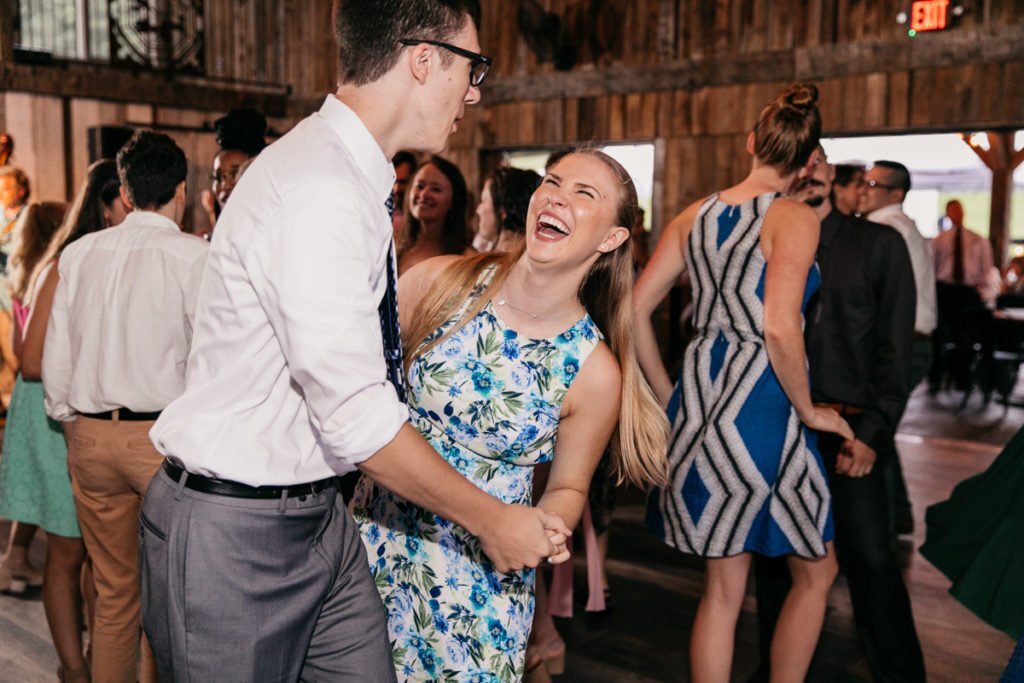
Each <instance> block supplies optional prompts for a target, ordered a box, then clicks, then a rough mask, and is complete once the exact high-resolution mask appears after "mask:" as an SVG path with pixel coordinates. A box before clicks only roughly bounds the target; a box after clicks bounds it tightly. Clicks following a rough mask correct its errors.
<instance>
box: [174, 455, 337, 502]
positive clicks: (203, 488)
mask: <svg viewBox="0 0 1024 683" xmlns="http://www.w3.org/2000/svg"><path fill="white" fill-rule="evenodd" d="M164 472H166V473H167V476H169V477H170V478H171V479H173V480H174V481H175V482H178V481H181V477H182V475H183V474H184V473H185V470H184V469H182V468H181V467H179V466H177V465H175V464H174V463H173V462H171V461H170V460H164ZM337 482H338V478H337V477H328V478H327V479H321V480H320V481H314V482H310V483H308V484H293V485H292V486H249V485H248V484H240V483H238V482H237V481H228V480H227V479H215V478H214V477H204V476H202V475H201V474H192V473H191V472H189V473H188V479H186V480H185V488H187V489H192V490H193V491H199V492H201V493H213V494H216V495H219V496H228V497H229V498H260V499H273V498H283V497H288V498H297V497H299V496H309V495H315V494H317V493H320V492H322V491H325V490H327V489H329V488H333V487H335V486H337Z"/></svg>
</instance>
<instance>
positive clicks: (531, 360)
mask: <svg viewBox="0 0 1024 683" xmlns="http://www.w3.org/2000/svg"><path fill="white" fill-rule="evenodd" d="M473 298H475V297H470V301H472V300H473ZM467 306H468V302H467V304H465V305H464V306H463V310H460V311H459V312H458V313H457V314H456V315H454V316H452V318H451V320H449V321H448V322H447V323H446V324H445V325H444V326H442V327H441V328H440V329H438V330H437V331H436V332H435V333H434V335H433V336H432V337H431V338H430V339H428V342H429V341H431V340H433V339H436V338H437V337H438V336H440V335H441V334H443V333H444V331H445V330H446V329H447V328H448V327H449V326H450V325H452V324H454V322H455V321H456V320H459V319H460V318H461V317H462V314H463V311H464V310H465V309H466V307H467ZM491 306H492V305H491V304H488V305H487V306H486V307H485V308H484V309H483V310H482V311H481V312H480V313H479V314H478V315H477V316H475V317H474V318H473V319H472V320H470V321H468V322H467V323H466V325H465V326H464V327H462V329H460V330H458V331H456V332H455V333H454V334H453V335H452V336H451V337H449V338H448V339H446V340H445V341H443V342H442V343H441V344H439V345H436V346H434V347H433V348H432V349H430V350H429V351H428V352H427V353H426V354H424V355H421V356H419V357H418V358H417V359H416V360H415V361H414V362H413V364H412V366H411V368H410V371H409V389H410V395H409V403H410V414H411V417H412V421H413V424H414V425H415V426H416V427H417V428H418V429H419V430H420V432H421V433H422V434H423V435H424V436H425V437H426V438H427V440H428V441H429V442H430V443H431V445H432V446H433V447H434V448H435V449H437V452H438V453H440V454H441V455H442V456H443V457H444V458H445V459H446V460H447V461H448V462H449V463H450V464H451V465H452V466H453V467H454V468H455V469H456V470H458V471H459V472H460V473H461V474H462V475H463V476H464V477H466V478H467V479H469V480H470V481H472V482H473V483H474V484H476V485H477V486H479V487H480V488H481V489H483V490H484V491H486V492H488V493H490V494H491V495H493V496H495V497H496V498H499V499H500V500H502V501H504V502H506V503H519V504H523V505H530V504H531V486H532V481H533V466H534V465H536V464H539V463H543V462H548V461H550V460H551V459H552V457H553V455H554V444H555V433H556V431H557V428H558V419H559V413H560V411H561V406H562V401H563V399H564V397H565V393H566V391H567V390H568V389H569V386H570V385H571V384H572V381H573V379H574V378H575V377H576V374H577V373H578V372H579V369H580V367H581V365H582V364H583V362H584V361H585V360H586V358H587V356H588V355H589V354H590V352H591V351H592V350H593V349H594V347H595V346H596V345H597V343H598V342H599V340H600V333H599V331H598V329H597V326H596V325H595V324H594V322H593V320H591V319H590V317H589V316H585V317H584V318H582V319H581V320H580V321H578V322H577V323H576V324H575V325H573V326H572V327H571V328H569V329H568V330H566V331H565V332H563V333H562V334H560V335H558V336H557V337H554V338H551V339H529V338H525V337H522V336H520V335H518V334H517V333H516V332H515V331H514V330H511V329H509V328H507V327H506V326H505V325H504V324H503V323H502V322H501V320H499V319H498V318H497V316H496V315H495V314H494V311H493V309H492V307H491ZM353 508H354V515H355V518H356V521H357V522H358V524H359V528H360V531H361V533H362V537H363V540H364V543H365V545H366V550H367V554H368V559H369V562H370V572H371V574H372V575H373V578H374V580H375V582H376V584H377V589H378V590H379V591H380V595H381V598H382V600H383V602H384V606H385V608H386V609H387V613H388V631H389V634H390V637H391V643H392V648H393V653H394V662H395V669H396V671H397V673H398V679H399V680H400V681H460V682H461V681H473V682H480V683H483V682H490V681H518V680H519V679H520V678H521V677H522V675H523V665H524V660H525V651H526V640H527V637H528V636H529V633H530V625H531V622H532V619H533V586H534V572H533V570H527V571H521V572H513V573H508V574H506V573H502V572H498V571H497V570H496V569H495V568H494V567H493V565H492V564H491V563H490V561H489V560H488V559H487V557H486V556H485V555H484V553H483V551H482V550H481V548H480V544H479V542H478V541H477V539H476V538H475V537H474V536H472V535H470V534H469V533H468V532H467V531H466V530H465V529H463V528H462V527H460V526H457V525H455V524H453V523H451V522H449V521H447V520H445V519H442V518H440V517H438V516H437V515H434V514H433V513H431V512H428V511H427V510H424V509H422V508H420V507H418V506H416V505H413V504H412V503H410V502H408V501H406V500H403V499H402V498H400V497H398V496H396V495H394V494H392V493H391V492H389V491H387V490H385V489H383V488H381V487H379V486H376V485H375V484H373V482H372V481H370V480H369V479H367V478H365V477H364V478H363V480H362V481H361V482H360V484H359V487H358V488H357V491H356V496H355V500H354V503H353Z"/></svg>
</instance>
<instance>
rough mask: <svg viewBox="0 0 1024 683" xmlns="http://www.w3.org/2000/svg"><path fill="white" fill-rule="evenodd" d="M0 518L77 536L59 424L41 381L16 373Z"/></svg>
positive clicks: (2, 464) (0, 482)
mask: <svg viewBox="0 0 1024 683" xmlns="http://www.w3.org/2000/svg"><path fill="white" fill-rule="evenodd" d="M0 517H3V518H5V519H10V520H13V521H18V522H24V523H26V524H37V525H39V526H41V527H42V528H43V529H45V530H46V532H47V533H50V534H56V535H58V536H67V537H73V538H80V537H81V536H82V532H81V531H80V530H79V528H78V518H77V517H76V516H75V499H74V497H73V496H72V494H71V477H70V475H69V474H68V449H67V444H66V443H65V441H64V432H63V430H62V429H61V426H60V423H59V422H56V421H54V420H51V419H50V418H49V417H48V416H47V415H46V409H45V407H44V403H43V383H42V382H40V381H38V380H25V379H22V377H21V375H18V381H17V382H16V383H15V385H14V392H13V393H12V394H11V405H10V407H8V409H7V426H6V427H5V429H4V446H3V455H2V456H0Z"/></svg>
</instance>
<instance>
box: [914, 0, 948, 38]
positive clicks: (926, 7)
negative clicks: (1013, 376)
mask: <svg viewBox="0 0 1024 683" xmlns="http://www.w3.org/2000/svg"><path fill="white" fill-rule="evenodd" d="M948 8H949V0H918V1H917V2H915V3H914V4H913V5H911V6H910V28H911V29H913V30H914V31H918V32H921V31H939V30H942V29H944V28H946V10H947V9H948Z"/></svg>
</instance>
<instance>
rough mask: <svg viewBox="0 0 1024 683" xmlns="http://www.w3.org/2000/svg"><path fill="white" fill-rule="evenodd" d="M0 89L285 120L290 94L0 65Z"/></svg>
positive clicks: (106, 71)
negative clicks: (240, 111) (255, 112)
mask: <svg viewBox="0 0 1024 683" xmlns="http://www.w3.org/2000/svg"><path fill="white" fill-rule="evenodd" d="M3 2H4V0H0V5H2V4H3ZM4 90H7V91H17V92H28V93H33V94H37V95H54V96H58V97H82V98H89V99H96V100H108V101H113V102H130V103H133V104H151V105H156V106H166V107H187V108H190V109H209V110H227V109H232V108H234V107H240V106H252V107H255V108H257V109H259V110H260V111H262V112H264V113H265V114H267V115H268V116H284V115H285V114H286V112H287V109H288V102H287V101H288V96H289V94H290V89H289V88H288V87H287V86H281V85H273V84H266V85H264V84H258V83H229V82H218V81H216V80H210V79H205V78H203V77H201V76H189V75H182V74H175V75H174V77H173V79H172V78H171V77H170V76H168V75H167V74H166V73H162V72H158V71H146V70H142V69H139V70H131V69H120V68H114V67H110V66H105V65H101V64H87V63H79V62H68V63H61V64H54V65H46V66H41V65H32V64H15V63H11V62H0V91H4Z"/></svg>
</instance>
